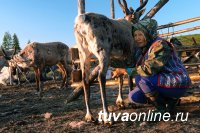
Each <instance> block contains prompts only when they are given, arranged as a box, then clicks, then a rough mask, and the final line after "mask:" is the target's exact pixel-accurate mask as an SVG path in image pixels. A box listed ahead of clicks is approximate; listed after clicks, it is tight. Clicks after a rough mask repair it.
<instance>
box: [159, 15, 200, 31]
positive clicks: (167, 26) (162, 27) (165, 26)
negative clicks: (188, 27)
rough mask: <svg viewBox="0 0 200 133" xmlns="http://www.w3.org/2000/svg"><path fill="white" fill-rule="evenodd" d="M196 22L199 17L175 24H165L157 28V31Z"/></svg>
mask: <svg viewBox="0 0 200 133" xmlns="http://www.w3.org/2000/svg"><path fill="white" fill-rule="evenodd" d="M197 20H200V16H199V17H195V18H190V19H186V20H182V21H178V22H175V23H169V24H165V25H160V26H158V30H159V29H164V28H169V27H173V26H177V25H182V24H186V23H190V22H194V21H197Z"/></svg>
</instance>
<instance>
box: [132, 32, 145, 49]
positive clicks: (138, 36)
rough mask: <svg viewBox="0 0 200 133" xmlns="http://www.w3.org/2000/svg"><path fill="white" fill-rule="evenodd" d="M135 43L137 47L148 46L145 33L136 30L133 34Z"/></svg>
mask: <svg viewBox="0 0 200 133" xmlns="http://www.w3.org/2000/svg"><path fill="white" fill-rule="evenodd" d="M133 37H134V40H135V43H136V45H137V47H144V46H146V43H147V42H146V37H145V36H144V33H143V32H142V31H140V30H136V31H135V32H134V34H133Z"/></svg>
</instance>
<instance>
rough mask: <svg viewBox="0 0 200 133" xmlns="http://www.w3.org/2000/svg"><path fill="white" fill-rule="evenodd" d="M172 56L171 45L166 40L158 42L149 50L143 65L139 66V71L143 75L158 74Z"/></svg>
mask: <svg viewBox="0 0 200 133" xmlns="http://www.w3.org/2000/svg"><path fill="white" fill-rule="evenodd" d="M170 56H171V47H170V46H169V45H168V44H167V43H166V42H164V41H160V42H158V43H156V45H155V46H154V47H153V48H152V49H151V51H149V53H148V57H147V59H145V60H144V63H143V65H139V66H138V67H137V73H138V74H139V75H141V76H151V75H154V74H158V73H159V72H161V71H162V68H163V67H164V65H165V64H166V63H167V61H168V59H169V58H170Z"/></svg>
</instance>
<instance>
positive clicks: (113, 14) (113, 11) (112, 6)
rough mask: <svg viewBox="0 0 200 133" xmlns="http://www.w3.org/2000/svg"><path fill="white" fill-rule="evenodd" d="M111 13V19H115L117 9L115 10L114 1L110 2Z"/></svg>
mask: <svg viewBox="0 0 200 133" xmlns="http://www.w3.org/2000/svg"><path fill="white" fill-rule="evenodd" d="M110 11H111V17H112V18H113V19H114V18H115V8H114V0H110Z"/></svg>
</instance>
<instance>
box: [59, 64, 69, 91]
mask: <svg viewBox="0 0 200 133" xmlns="http://www.w3.org/2000/svg"><path fill="white" fill-rule="evenodd" d="M57 66H58V67H59V69H60V70H61V72H62V78H63V82H62V84H61V86H60V89H63V88H64V86H65V84H66V78H67V72H66V70H65V68H64V67H63V65H62V64H61V63H59V64H58V65H57Z"/></svg>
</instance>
